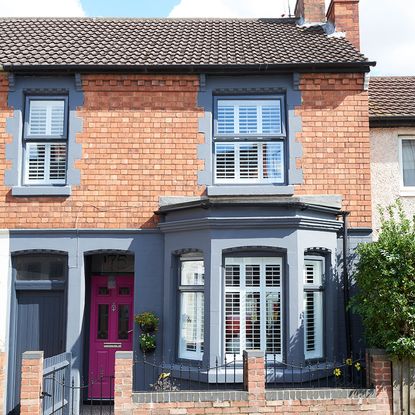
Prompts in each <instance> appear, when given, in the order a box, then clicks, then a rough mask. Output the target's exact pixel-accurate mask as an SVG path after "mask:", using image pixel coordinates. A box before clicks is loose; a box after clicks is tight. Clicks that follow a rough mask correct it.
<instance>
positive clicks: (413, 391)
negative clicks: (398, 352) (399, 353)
mask: <svg viewBox="0 0 415 415" xmlns="http://www.w3.org/2000/svg"><path fill="white" fill-rule="evenodd" d="M392 367H393V413H394V415H415V360H409V359H403V360H394V361H393V366H392Z"/></svg>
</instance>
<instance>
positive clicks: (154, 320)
mask: <svg viewBox="0 0 415 415" xmlns="http://www.w3.org/2000/svg"><path fill="white" fill-rule="evenodd" d="M135 322H136V323H137V324H138V325H139V326H140V329H141V330H142V331H143V333H154V332H155V331H157V328H158V325H159V318H158V317H157V316H156V315H155V314H154V313H152V312H150V311H146V312H144V313H140V314H137V315H136V316H135Z"/></svg>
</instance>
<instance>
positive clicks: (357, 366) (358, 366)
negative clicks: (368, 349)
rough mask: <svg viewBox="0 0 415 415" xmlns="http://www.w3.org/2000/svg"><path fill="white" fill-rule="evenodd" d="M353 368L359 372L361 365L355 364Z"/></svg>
mask: <svg viewBox="0 0 415 415" xmlns="http://www.w3.org/2000/svg"><path fill="white" fill-rule="evenodd" d="M354 367H355V368H356V370H361V369H362V365H361V364H360V363H359V362H356V363H355V364H354Z"/></svg>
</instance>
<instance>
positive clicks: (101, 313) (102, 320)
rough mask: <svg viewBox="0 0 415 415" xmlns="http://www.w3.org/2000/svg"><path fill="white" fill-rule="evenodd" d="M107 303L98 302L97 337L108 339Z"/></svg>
mask: <svg viewBox="0 0 415 415" xmlns="http://www.w3.org/2000/svg"><path fill="white" fill-rule="evenodd" d="M108 311H109V305H108V304H98V333H97V338H98V339H108Z"/></svg>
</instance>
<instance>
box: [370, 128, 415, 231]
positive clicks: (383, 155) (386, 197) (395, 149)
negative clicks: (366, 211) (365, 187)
mask: <svg viewBox="0 0 415 415" xmlns="http://www.w3.org/2000/svg"><path fill="white" fill-rule="evenodd" d="M407 135H413V136H415V128H372V129H371V130H370V141H371V175H372V206H373V225H372V226H373V230H374V236H376V234H377V230H378V229H379V227H380V215H379V210H378V208H377V206H378V205H380V206H382V207H386V206H388V205H390V204H391V203H393V202H394V201H395V200H396V199H397V198H400V199H401V201H402V204H403V207H404V209H405V212H406V213H407V214H408V215H414V214H415V193H414V194H413V195H410V196H409V195H408V193H407V192H404V191H403V190H402V186H401V180H402V179H401V177H402V176H401V165H400V159H399V146H400V140H399V137H400V136H407Z"/></svg>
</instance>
